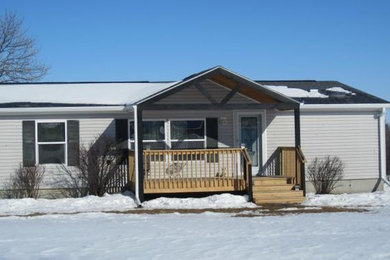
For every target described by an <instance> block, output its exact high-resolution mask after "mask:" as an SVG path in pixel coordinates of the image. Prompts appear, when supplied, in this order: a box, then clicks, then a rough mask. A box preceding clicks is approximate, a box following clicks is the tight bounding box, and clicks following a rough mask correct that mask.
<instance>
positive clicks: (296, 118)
mask: <svg viewBox="0 0 390 260" xmlns="http://www.w3.org/2000/svg"><path fill="white" fill-rule="evenodd" d="M294 123H295V147H296V148H297V147H301V111H300V108H299V107H297V108H294ZM296 148H295V149H296ZM296 156H297V155H296ZM295 161H296V163H297V160H295ZM295 169H297V165H296V167H295ZM297 174H300V175H301V183H300V185H301V187H302V190H303V196H306V182H305V164H304V163H302V165H301V172H300V173H299V172H297Z"/></svg>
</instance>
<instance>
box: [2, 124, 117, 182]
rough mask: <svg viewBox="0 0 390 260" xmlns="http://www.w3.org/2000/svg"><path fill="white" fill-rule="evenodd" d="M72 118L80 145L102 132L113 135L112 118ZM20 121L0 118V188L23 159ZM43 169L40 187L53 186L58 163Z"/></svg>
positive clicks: (88, 142) (87, 143)
mask: <svg viewBox="0 0 390 260" xmlns="http://www.w3.org/2000/svg"><path fill="white" fill-rule="evenodd" d="M50 119H55V118H53V117H52V118H50ZM58 119H68V118H67V117H61V118H58ZM72 119H73V120H79V122H80V145H89V144H90V143H91V142H92V141H93V140H95V139H96V138H97V137H99V136H100V135H101V134H103V133H104V134H106V135H108V136H111V137H114V136H115V124H114V120H113V119H112V118H93V119H88V118H87V119H83V118H81V119H80V118H75V117H72ZM28 120H32V119H28ZM22 122H23V120H21V119H18V120H0V189H2V188H3V186H4V185H5V183H7V182H8V181H9V177H10V175H12V174H13V173H14V171H15V169H16V168H17V167H18V166H19V164H20V163H21V162H22V160H23V146H22ZM45 169H46V173H45V178H44V184H43V186H42V187H43V188H48V187H51V186H53V182H54V181H55V179H56V178H57V177H58V174H59V172H60V171H59V166H58V165H45Z"/></svg>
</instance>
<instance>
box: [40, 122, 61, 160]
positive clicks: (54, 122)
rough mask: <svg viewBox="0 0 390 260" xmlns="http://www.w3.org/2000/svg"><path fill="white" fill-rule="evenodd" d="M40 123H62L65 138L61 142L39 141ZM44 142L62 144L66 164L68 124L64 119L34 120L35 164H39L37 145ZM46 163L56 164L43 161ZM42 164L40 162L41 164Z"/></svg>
mask: <svg viewBox="0 0 390 260" xmlns="http://www.w3.org/2000/svg"><path fill="white" fill-rule="evenodd" d="M40 123H64V127H65V140H64V141H61V142H39V141H38V124H40ZM41 144H42V145H45V144H63V145H64V147H65V151H64V152H65V154H64V157H65V158H64V165H68V125H67V120H64V119H60V120H59V119H47V120H35V164H36V165H40V163H39V145H41ZM43 164H46V165H50V164H57V163H43ZM41 165H42V164H41Z"/></svg>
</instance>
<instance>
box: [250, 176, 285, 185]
mask: <svg viewBox="0 0 390 260" xmlns="http://www.w3.org/2000/svg"><path fill="white" fill-rule="evenodd" d="M252 183H253V185H254V186H259V185H282V184H288V183H289V178H287V177H255V178H253V179H252Z"/></svg>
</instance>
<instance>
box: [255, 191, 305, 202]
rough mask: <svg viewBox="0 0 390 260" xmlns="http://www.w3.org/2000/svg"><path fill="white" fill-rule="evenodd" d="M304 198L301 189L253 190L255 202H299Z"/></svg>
mask: <svg viewBox="0 0 390 260" xmlns="http://www.w3.org/2000/svg"><path fill="white" fill-rule="evenodd" d="M304 200H305V197H304V196H303V191H302V190H297V191H295V190H288V191H267V192H259V191H254V192H253V201H254V202H255V203H256V204H265V203H281V204H288V203H301V202H303V201H304Z"/></svg>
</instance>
